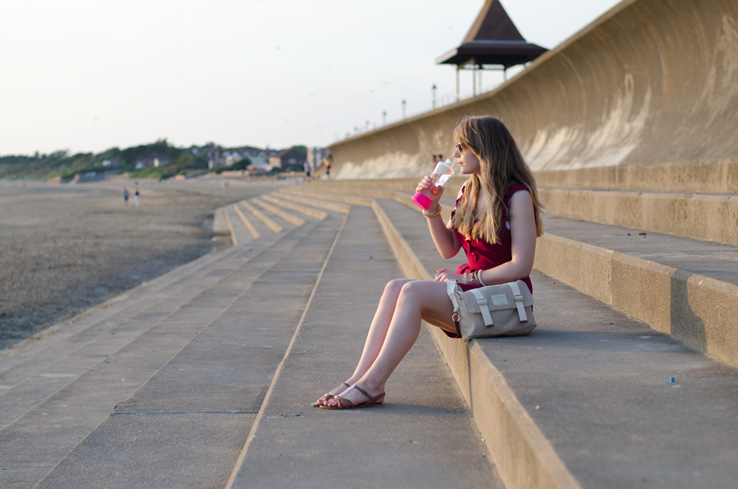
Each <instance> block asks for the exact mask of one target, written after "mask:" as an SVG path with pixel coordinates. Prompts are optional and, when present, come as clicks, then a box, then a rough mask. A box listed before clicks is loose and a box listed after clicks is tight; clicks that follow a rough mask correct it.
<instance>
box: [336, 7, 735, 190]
mask: <svg viewBox="0 0 738 489" xmlns="http://www.w3.org/2000/svg"><path fill="white" fill-rule="evenodd" d="M486 114H489V115H494V116H496V117H499V118H500V119H502V120H503V121H504V122H505V123H506V124H507V126H508V127H509V128H510V130H511V131H512V133H513V135H514V136H515V138H516V139H517V141H518V143H519V145H520V148H521V150H522V151H523V154H524V155H525V157H526V158H527V160H528V162H529V164H530V166H531V168H533V169H534V170H536V171H540V170H571V169H579V168H594V167H604V166H625V165H663V164H685V163H714V162H725V161H734V160H738V137H737V136H738V2H736V1H735V0H626V1H624V2H622V3H620V4H619V5H617V6H616V7H614V8H613V9H612V10H610V11H609V12H607V13H606V14H604V15H603V16H601V17H600V18H599V19H597V20H596V21H594V22H593V23H592V24H590V25H589V26H588V27H586V28H585V29H583V30H582V31H580V32H579V33H577V34H576V35H574V36H573V37H571V38H570V39H569V40H567V41H566V42H564V43H563V44H561V45H560V46H558V47H557V48H556V49H553V50H551V51H549V52H547V53H546V54H544V55H543V56H541V57H540V58H538V59H537V60H536V61H534V62H533V63H531V64H530V66H528V67H527V68H526V69H525V70H523V71H522V72H520V73H519V74H518V75H517V76H515V77H514V78H512V79H511V80H509V81H508V82H507V83H505V84H504V85H501V86H500V87H499V88H497V89H496V90H494V91H492V92H488V93H486V94H483V95H480V96H477V97H474V98H471V99H467V100H464V101H461V102H459V103H456V104H454V105H450V106H447V107H444V108H441V109H438V110H435V111H432V112H428V113H425V114H422V115H419V116H416V117H413V118H409V119H405V120H403V121H401V122H398V123H395V124H392V125H388V126H385V127H382V128H380V129H377V130H374V131H371V132H367V133H364V134H361V135H359V136H356V137H352V138H349V139H346V140H343V141H339V142H336V143H334V144H333V145H331V147H330V149H331V152H332V153H333V157H334V160H335V165H334V168H335V171H334V172H333V173H332V176H333V174H335V176H336V177H338V178H398V177H417V176H421V175H423V174H426V173H428V171H429V168H430V167H431V163H430V155H431V154H432V153H441V154H443V155H450V153H451V150H452V146H453V129H454V127H455V126H456V124H457V123H458V121H459V120H460V119H461V118H462V117H464V116H465V115H486Z"/></svg>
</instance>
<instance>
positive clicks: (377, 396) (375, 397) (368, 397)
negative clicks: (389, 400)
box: [344, 384, 384, 402]
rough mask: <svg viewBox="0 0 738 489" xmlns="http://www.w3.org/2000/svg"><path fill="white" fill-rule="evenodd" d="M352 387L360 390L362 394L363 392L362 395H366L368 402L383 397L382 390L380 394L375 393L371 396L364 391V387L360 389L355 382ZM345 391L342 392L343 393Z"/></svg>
mask: <svg viewBox="0 0 738 489" xmlns="http://www.w3.org/2000/svg"><path fill="white" fill-rule="evenodd" d="M352 387H353V388H354V389H356V390H357V391H359V392H361V393H362V394H364V397H366V398H367V399H368V400H369V401H368V402H377V401H378V400H379V399H381V398H383V397H384V392H382V393H380V394H377V395H376V396H371V395H369V393H368V392H367V391H365V390H364V389H362V388H361V387H359V386H358V385H356V384H354V385H353V386H352ZM346 392H348V391H346ZM346 392H344V394H345V393H346Z"/></svg>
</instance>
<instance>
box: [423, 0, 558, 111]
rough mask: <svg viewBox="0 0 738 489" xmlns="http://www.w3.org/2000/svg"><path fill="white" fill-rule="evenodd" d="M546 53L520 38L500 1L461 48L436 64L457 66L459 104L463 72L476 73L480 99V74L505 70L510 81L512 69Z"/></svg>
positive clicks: (489, 0) (490, 5)
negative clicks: (509, 69) (479, 72)
mask: <svg viewBox="0 0 738 489" xmlns="http://www.w3.org/2000/svg"><path fill="white" fill-rule="evenodd" d="M546 51H548V50H547V49H546V48H543V47H541V46H538V45H537V44H533V43H530V42H527V41H526V40H525V38H524V37H523V36H521V35H520V32H519V31H518V29H517V27H515V24H513V21H512V20H510V17H509V16H508V15H507V12H505V9H504V8H503V7H502V4H501V3H500V2H499V0H486V2H485V3H484V7H482V10H481V11H480V12H479V15H478V16H477V20H475V21H474V24H473V25H472V26H471V29H469V32H467V34H466V37H465V38H464V40H463V41H462V42H461V45H460V46H459V47H457V48H454V49H452V50H451V51H449V52H447V53H446V54H444V55H442V56H440V57H438V58H436V64H449V65H456V100H458V99H459V70H462V69H471V70H472V72H473V79H474V87H473V93H474V95H476V94H477V76H476V71H477V70H502V71H503V72H504V77H505V80H507V69H508V68H510V67H511V66H515V65H519V64H525V63H528V62H530V61H533V60H534V59H536V58H537V57H538V56H540V55H541V54H543V53H545V52H546Z"/></svg>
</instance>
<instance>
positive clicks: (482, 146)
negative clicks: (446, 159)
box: [453, 116, 543, 243]
mask: <svg viewBox="0 0 738 489" xmlns="http://www.w3.org/2000/svg"><path fill="white" fill-rule="evenodd" d="M454 138H455V139H456V141H458V142H459V143H461V144H462V145H464V146H465V149H464V151H472V152H473V153H474V155H475V156H476V157H477V159H478V160H479V167H480V171H479V173H477V174H473V175H472V176H471V178H470V179H469V181H467V183H466V187H465V189H464V195H463V196H462V197H461V200H460V201H459V205H458V207H457V209H456V213H455V214H454V219H453V226H454V227H455V228H456V229H458V230H459V232H460V233H461V234H463V235H464V236H466V237H467V238H470V239H476V240H482V241H486V242H488V243H497V242H498V236H499V229H500V226H504V222H503V216H504V213H503V209H504V207H505V203H504V201H503V198H504V195H505V190H507V188H508V187H509V186H510V185H512V184H513V183H521V184H523V185H525V186H526V187H527V188H528V192H530V196H531V198H532V199H533V212H534V215H535V220H536V236H541V235H542V234H543V223H542V222H541V208H542V204H541V202H540V200H539V199H538V190H537V189H536V181H535V179H534V178H533V174H532V173H531V171H530V168H529V167H528V165H527V163H526V162H525V159H523V155H522V154H521V153H520V150H519V149H518V145H517V144H515V140H514V139H513V137H512V135H511V134H510V131H508V130H507V127H505V125H504V124H503V123H502V122H501V121H500V120H498V119H496V118H494V117H489V116H484V117H471V116H468V117H465V118H464V119H463V120H462V121H461V122H460V123H459V125H458V126H456V130H455V131H454ZM480 194H483V195H485V196H486V199H485V201H486V205H485V206H484V209H483V210H482V212H481V214H480V215H479V216H477V215H476V204H477V199H478V198H479V195H480Z"/></svg>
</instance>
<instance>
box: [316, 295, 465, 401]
mask: <svg viewBox="0 0 738 489" xmlns="http://www.w3.org/2000/svg"><path fill="white" fill-rule="evenodd" d="M388 287H389V285H388ZM383 298H384V296H383ZM389 311H390V308H387V309H386V310H384V311H382V312H381V314H380V310H379V309H378V310H377V314H376V315H375V319H377V317H378V316H379V319H380V320H379V321H376V330H377V331H371V330H370V333H369V337H368V338H367V343H366V346H365V347H364V354H362V358H361V360H360V361H359V366H357V368H356V371H355V372H354V375H353V376H352V377H351V378H350V379H349V381H348V383H349V384H359V386H360V387H362V388H363V389H364V390H366V391H367V392H368V393H369V394H371V395H377V394H379V393H381V392H384V384H385V383H386V382H387V379H388V378H389V376H390V375H391V374H392V372H393V371H394V370H395V368H396V367H397V365H399V363H400V361H401V360H402V359H403V358H404V356H405V355H406V354H407V352H408V351H409V350H410V348H411V347H412V346H413V344H414V343H415V340H416V339H417V338H418V334H419V333H420V321H421V319H422V318H425V319H427V320H429V321H430V322H432V323H433V324H442V325H444V326H446V327H448V328H449V329H451V328H452V324H451V314H452V313H453V310H452V307H451V301H449V300H448V296H447V295H446V283H445V282H432V281H407V282H405V283H404V284H403V285H402V288H401V290H400V293H399V296H398V297H397V300H396V301H395V307H394V308H393V309H391V312H392V314H391V319H390V321H389V324H388V325H387V329H385V330H384V331H383V332H382V329H383V325H384V324H386V323H385V321H384V320H386V314H387V313H388V312H389ZM372 329H375V323H374V322H373V323H372ZM380 337H381V344H380ZM377 346H380V348H379V349H377ZM357 376H358V377H357ZM342 397H343V396H342ZM345 398H346V399H347V400H349V401H351V402H353V403H359V402H363V401H365V400H366V396H364V395H363V394H361V392H359V391H357V390H355V389H354V390H351V391H349V392H347V394H346V397H345ZM327 404H328V405H336V404H338V401H336V400H329V401H327Z"/></svg>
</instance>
